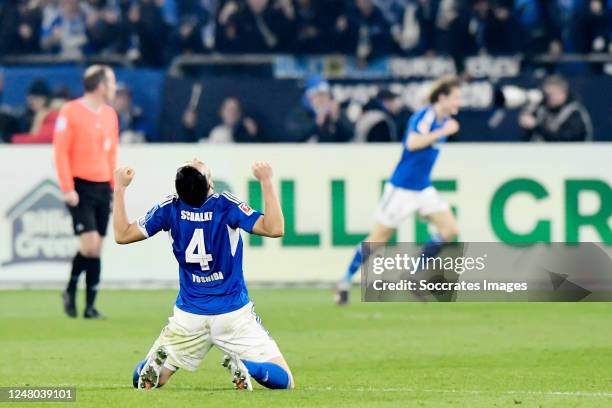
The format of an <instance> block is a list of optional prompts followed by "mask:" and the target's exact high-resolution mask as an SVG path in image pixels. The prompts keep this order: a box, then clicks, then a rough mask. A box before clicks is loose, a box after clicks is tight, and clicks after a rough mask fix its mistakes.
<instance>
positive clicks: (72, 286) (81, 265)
mask: <svg viewBox="0 0 612 408" xmlns="http://www.w3.org/2000/svg"><path fill="white" fill-rule="evenodd" d="M86 269H87V258H85V257H84V256H83V255H81V253H80V252H77V254H76V255H75V256H74V258H73V259H72V270H71V271H70V280H69V281H68V286H66V293H68V296H70V299H71V300H72V302H73V303H74V297H75V296H76V290H77V284H78V283H79V276H81V272H83V271H84V270H86Z"/></svg>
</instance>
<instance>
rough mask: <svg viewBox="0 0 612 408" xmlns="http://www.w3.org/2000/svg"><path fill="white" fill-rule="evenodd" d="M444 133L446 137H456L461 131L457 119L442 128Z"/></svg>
mask: <svg viewBox="0 0 612 408" xmlns="http://www.w3.org/2000/svg"><path fill="white" fill-rule="evenodd" d="M442 131H443V132H444V135H445V136H451V135H454V134H455V133H457V132H458V131H459V122H457V121H456V120H455V119H449V120H447V121H446V123H445V124H444V126H443V127H442Z"/></svg>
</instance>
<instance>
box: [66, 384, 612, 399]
mask: <svg viewBox="0 0 612 408" xmlns="http://www.w3.org/2000/svg"><path fill="white" fill-rule="evenodd" d="M176 385H177V387H178V388H182V389H200V387H197V386H190V385H180V384H176ZM54 386H56V387H62V386H65V387H72V386H74V385H73V384H62V385H54ZM100 388H132V385H131V384H128V383H121V384H90V385H81V386H77V387H76V389H77V391H78V390H79V389H81V390H87V389H100ZM169 388H170V387H169ZM228 390H229V388H228ZM298 390H299V391H315V392H321V391H325V392H335V391H346V389H344V388H343V389H340V388H333V387H304V388H301V387H299V386H298ZM350 390H351V391H353V392H408V393H418V392H424V393H430V394H465V395H483V394H493V395H541V396H550V397H589V398H612V391H609V392H608V391H601V392H591V391H533V390H524V391H520V390H508V391H493V390H457V389H434V388H409V387H397V388H352V389H350ZM211 391H218V389H216V390H211Z"/></svg>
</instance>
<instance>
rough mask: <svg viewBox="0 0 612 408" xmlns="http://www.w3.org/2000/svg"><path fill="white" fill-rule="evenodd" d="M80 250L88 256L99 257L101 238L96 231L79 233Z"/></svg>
mask: <svg viewBox="0 0 612 408" xmlns="http://www.w3.org/2000/svg"><path fill="white" fill-rule="evenodd" d="M80 241H81V243H80V244H81V245H80V252H81V255H83V256H85V257H88V258H99V257H100V255H101V253H102V239H101V238H100V236H99V235H98V234H97V233H96V232H86V233H84V234H83V235H81V240H80Z"/></svg>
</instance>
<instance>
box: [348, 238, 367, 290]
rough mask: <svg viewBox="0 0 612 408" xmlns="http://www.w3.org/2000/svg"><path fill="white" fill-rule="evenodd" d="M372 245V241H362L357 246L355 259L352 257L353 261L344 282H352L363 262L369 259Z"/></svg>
mask: <svg viewBox="0 0 612 408" xmlns="http://www.w3.org/2000/svg"><path fill="white" fill-rule="evenodd" d="M370 245H372V244H371V243H364V242H360V243H359V244H357V247H355V255H353V259H351V263H350V264H349V266H348V269H347V270H346V274H345V275H344V277H343V278H342V282H345V283H347V284H350V283H351V281H352V280H353V275H355V273H356V272H357V271H358V270H359V268H360V267H361V264H362V263H364V262H365V261H367V260H368V258H369V257H370Z"/></svg>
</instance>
